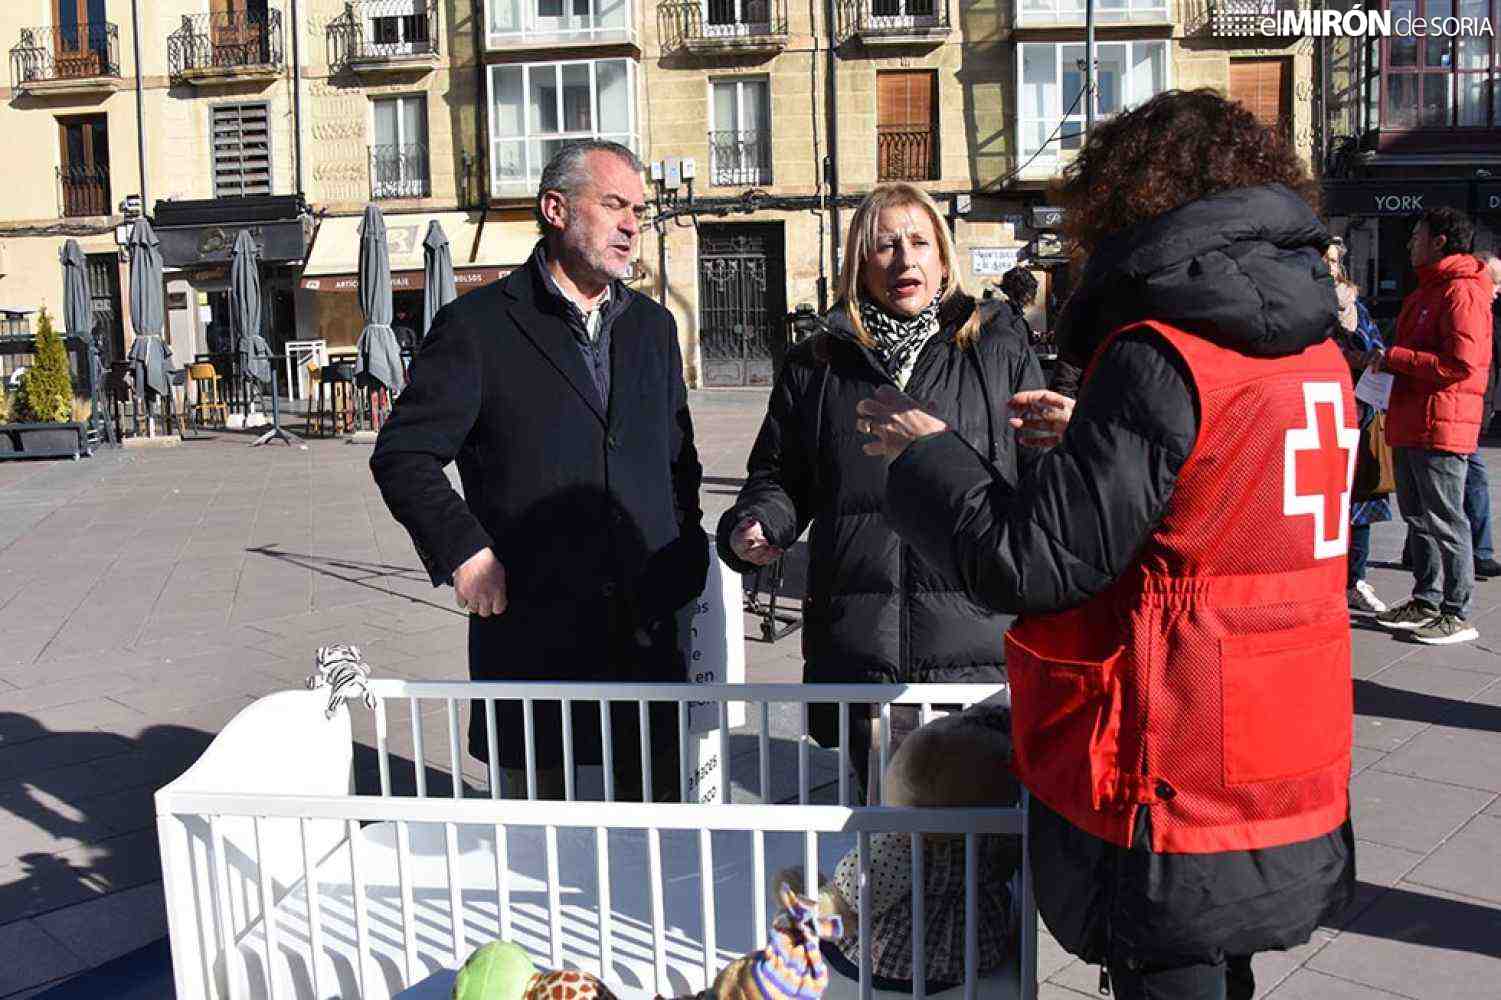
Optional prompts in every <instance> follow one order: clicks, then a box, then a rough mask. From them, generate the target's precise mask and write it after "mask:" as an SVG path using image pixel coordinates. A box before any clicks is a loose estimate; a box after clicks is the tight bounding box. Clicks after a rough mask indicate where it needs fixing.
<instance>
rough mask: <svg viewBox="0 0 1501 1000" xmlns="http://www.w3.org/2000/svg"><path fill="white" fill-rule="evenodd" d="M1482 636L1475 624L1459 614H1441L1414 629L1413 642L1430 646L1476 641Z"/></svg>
mask: <svg viewBox="0 0 1501 1000" xmlns="http://www.w3.org/2000/svg"><path fill="white" fill-rule="evenodd" d="M1479 638H1480V633H1479V632H1478V631H1477V630H1476V629H1475V626H1473V625H1471V624H1470V623H1469V622H1467V621H1465V620H1464V619H1463V618H1461V617H1459V615H1451V614H1441V615H1439V616H1438V617H1437V618H1435V619H1433V621H1431V622H1429V623H1428V624H1427V625H1424V626H1423V627H1422V628H1419V629H1414V630H1413V633H1412V639H1413V642H1423V643H1427V644H1428V645H1430V646H1447V645H1449V644H1450V643H1454V642H1474V641H1475V640H1476V639H1479Z"/></svg>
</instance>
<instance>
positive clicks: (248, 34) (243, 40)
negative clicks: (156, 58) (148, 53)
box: [167, 10, 284, 86]
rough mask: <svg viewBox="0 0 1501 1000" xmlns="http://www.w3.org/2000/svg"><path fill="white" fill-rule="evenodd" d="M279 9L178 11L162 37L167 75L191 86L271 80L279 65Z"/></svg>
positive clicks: (281, 57)
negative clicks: (176, 21)
mask: <svg viewBox="0 0 1501 1000" xmlns="http://www.w3.org/2000/svg"><path fill="white" fill-rule="evenodd" d="M282 46H283V41H282V27H281V11H279V10H268V11H266V13H265V14H264V15H262V14H259V13H252V12H250V11H231V12H229V13H224V12H216V13H213V14H184V15H183V18H182V23H181V25H180V26H179V27H178V29H177V30H176V31H174V32H172V33H171V34H170V35H168V36H167V69H168V71H169V72H170V73H171V76H172V79H173V80H177V81H181V82H183V83H190V84H193V85H195V86H202V85H204V84H209V83H233V82H240V81H251V80H271V79H275V78H276V77H277V76H279V75H280V74H281V71H282V65H283V63H284V55H283V47H282Z"/></svg>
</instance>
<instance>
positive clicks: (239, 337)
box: [229, 229, 271, 386]
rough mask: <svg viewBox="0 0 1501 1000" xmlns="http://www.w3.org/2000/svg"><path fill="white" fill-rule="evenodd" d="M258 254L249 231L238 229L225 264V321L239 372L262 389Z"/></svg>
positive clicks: (266, 357)
mask: <svg viewBox="0 0 1501 1000" xmlns="http://www.w3.org/2000/svg"><path fill="white" fill-rule="evenodd" d="M259 255H260V252H259V251H258V250H257V249H256V246H255V240H254V239H253V238H251V235H250V232H249V230H246V229H242V230H240V235H239V236H236V237H235V245H234V250H233V251H232V252H231V256H230V262H229V322H230V327H231V329H232V330H233V331H234V338H235V352H236V353H238V354H239V355H240V369H241V371H243V372H244V373H245V377H246V378H253V379H255V380H256V382H258V383H260V384H261V385H263V386H265V385H269V384H270V383H271V347H270V345H268V344H267V343H266V338H264V337H262V336H261V275H260V270H259V268H258V267H257V266H256V258H257V257H258V256H259Z"/></svg>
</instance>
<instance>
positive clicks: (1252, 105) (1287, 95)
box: [1230, 59, 1292, 130]
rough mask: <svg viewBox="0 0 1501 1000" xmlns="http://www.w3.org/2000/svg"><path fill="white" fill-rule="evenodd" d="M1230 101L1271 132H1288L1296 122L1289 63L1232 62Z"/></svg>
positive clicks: (1241, 60) (1242, 60) (1283, 61)
mask: <svg viewBox="0 0 1501 1000" xmlns="http://www.w3.org/2000/svg"><path fill="white" fill-rule="evenodd" d="M1230 99H1231V100H1232V101H1238V102H1240V103H1241V104H1242V105H1244V106H1245V108H1246V110H1247V111H1249V112H1251V114H1253V115H1255V116H1256V120H1257V121H1259V122H1261V123H1262V124H1263V125H1266V126H1267V127H1268V128H1274V129H1279V130H1285V129H1286V128H1287V127H1288V125H1289V123H1290V122H1291V120H1292V73H1291V72H1290V67H1289V64H1288V61H1287V60H1286V59H1231V60H1230Z"/></svg>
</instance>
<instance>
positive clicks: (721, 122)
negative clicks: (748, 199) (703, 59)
mask: <svg viewBox="0 0 1501 1000" xmlns="http://www.w3.org/2000/svg"><path fill="white" fill-rule="evenodd" d="M710 86H711V87H712V88H713V92H714V104H713V109H714V110H713V114H714V120H713V123H712V124H713V129H712V131H710V132H709V164H710V177H711V180H712V182H713V183H714V184H770V183H771V88H770V85H769V84H768V83H767V81H766V79H765V78H764V77H763V78H761V79H755V78H751V79H735V80H715V81H714V82H713V83H712V84H710Z"/></svg>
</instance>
